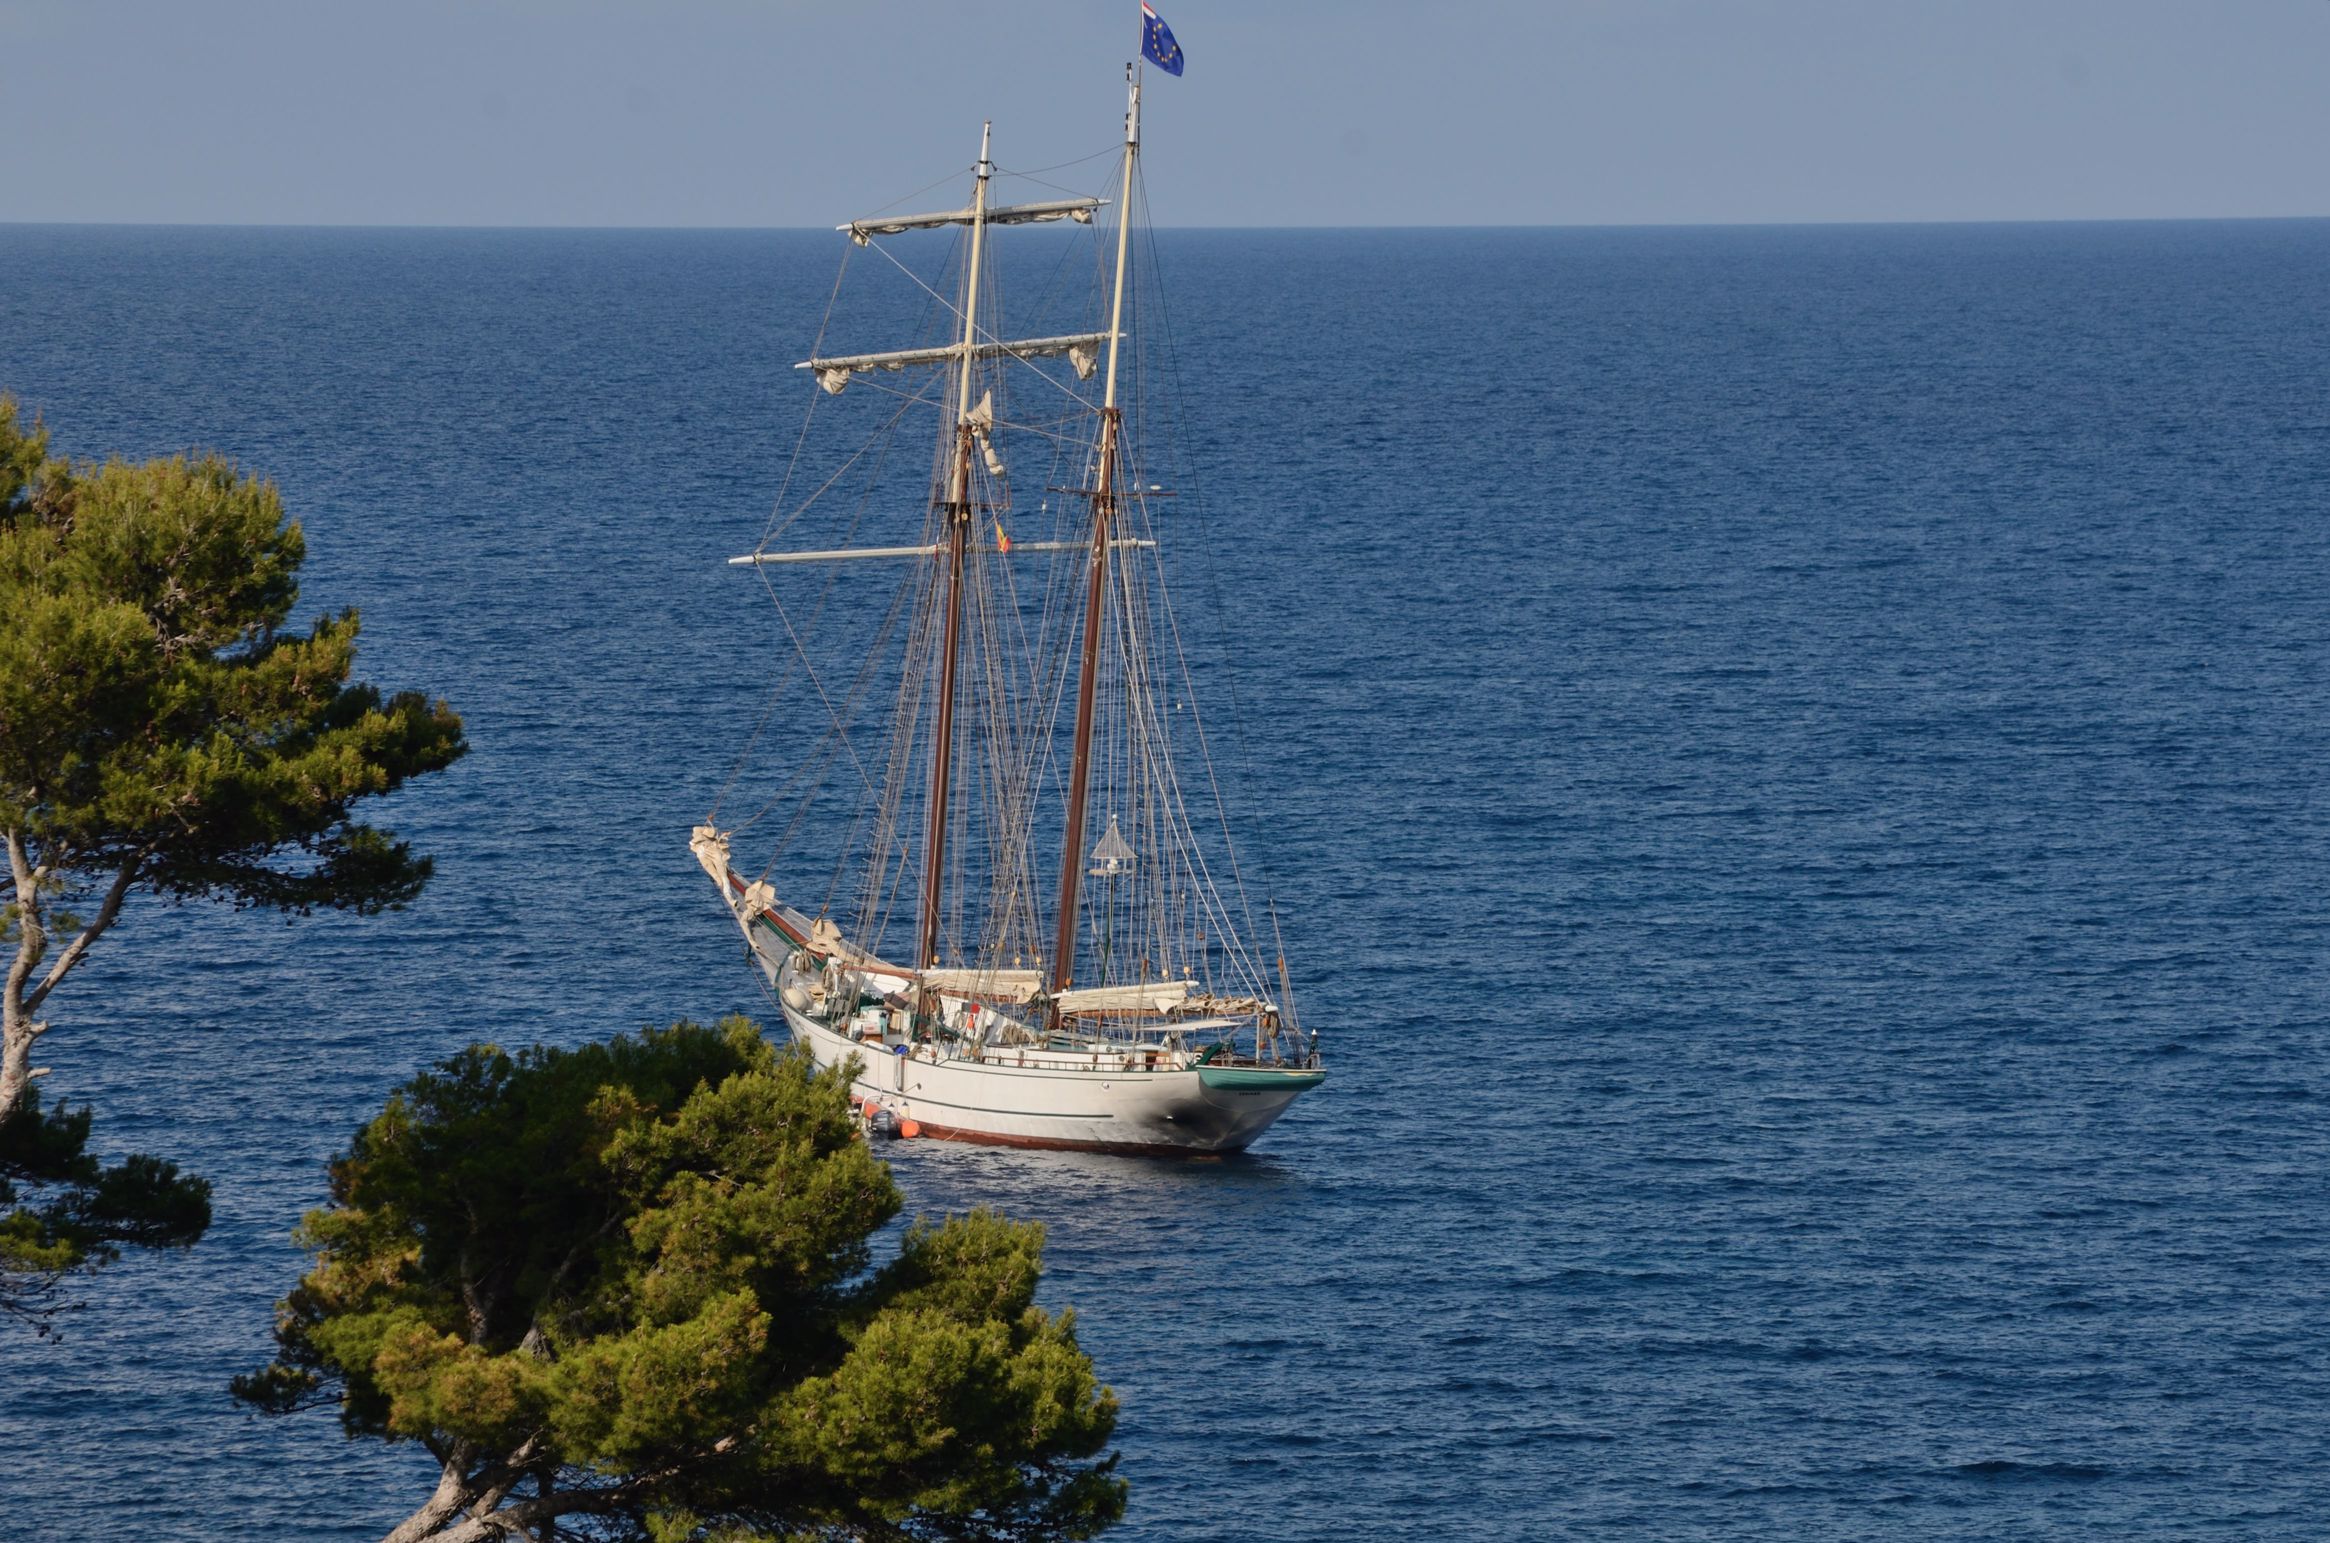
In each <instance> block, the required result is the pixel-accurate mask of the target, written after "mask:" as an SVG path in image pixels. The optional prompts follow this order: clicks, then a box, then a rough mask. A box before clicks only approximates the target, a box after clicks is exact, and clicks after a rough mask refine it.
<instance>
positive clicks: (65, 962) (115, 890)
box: [24, 850, 146, 1012]
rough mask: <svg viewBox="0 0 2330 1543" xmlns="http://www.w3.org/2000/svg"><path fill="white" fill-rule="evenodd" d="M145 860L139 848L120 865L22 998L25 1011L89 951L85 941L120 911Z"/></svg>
mask: <svg viewBox="0 0 2330 1543" xmlns="http://www.w3.org/2000/svg"><path fill="white" fill-rule="evenodd" d="M145 861H146V854H145V852H144V851H143V850H141V851H139V852H137V853H136V854H135V855H133V856H132V857H130V858H129V859H128V860H127V861H126V862H124V863H123V864H122V865H121V872H119V873H117V874H115V875H114V876H113V883H112V884H111V885H110V886H108V887H107V889H106V891H105V899H104V901H103V902H102V903H101V904H100V905H99V906H98V907H97V914H96V915H95V916H94V917H92V918H90V921H89V925H87V926H86V927H83V928H82V929H81V935H80V936H79V937H77V938H75V939H73V941H72V942H70V943H68V944H66V945H65V951H64V952H63V953H61V954H59V955H57V962H56V963H55V964H52V965H50V966H49V972H48V974H46V975H45V976H43V977H41V983H40V984H39V985H37V986H35V987H33V989H32V993H31V995H29V996H27V997H26V998H25V999H24V1009H25V1011H26V1012H33V1011H35V1010H37V1009H38V1008H39V1007H40V1004H41V1003H42V1002H44V1001H46V1000H48V994H49V993H50V992H51V991H54V990H55V989H56V988H57V982H59V981H61V980H63V979H64V978H65V977H66V975H68V974H70V973H71V971H72V968H73V966H74V965H76V964H79V963H80V962H81V956H82V955H83V954H86V953H87V952H89V945H90V944H92V943H94V942H96V941H97V938H98V934H100V933H102V932H104V931H105V929H106V928H108V927H110V926H112V925H113V921H114V918H115V917H117V916H119V915H121V903H122V901H123V900H124V899H126V898H127V897H128V895H129V891H130V886H131V885H133V884H135V883H136V882H137V877H138V869H140V868H141V867H143V866H145Z"/></svg>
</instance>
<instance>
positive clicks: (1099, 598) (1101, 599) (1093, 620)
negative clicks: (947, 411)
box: [1051, 64, 1141, 997]
mask: <svg viewBox="0 0 2330 1543" xmlns="http://www.w3.org/2000/svg"><path fill="white" fill-rule="evenodd" d="M1140 149H1141V83H1140V78H1139V77H1138V76H1137V75H1135V74H1134V73H1133V67H1132V66H1131V65H1129V64H1128V65H1126V66H1125V169H1124V177H1123V180H1122V181H1121V182H1120V183H1119V184H1118V194H1117V221H1116V284H1115V293H1114V294H1113V295H1112V296H1111V298H1110V300H1109V308H1108V384H1107V385H1106V387H1105V388H1103V391H1102V395H1101V406H1100V476H1099V478H1098V480H1097V481H1096V482H1095V483H1094V484H1093V489H1092V561H1091V575H1090V579H1089V581H1088V582H1087V584H1086V586H1085V592H1084V657H1083V659H1082V661H1081V662H1080V663H1079V665H1078V668H1077V674H1076V748H1075V753H1074V755H1073V757H1072V759H1071V760H1070V762H1069V769H1068V830H1067V839H1066V841H1065V842H1064V843H1063V845H1062V847H1061V850H1060V924H1059V930H1058V932H1057V933H1056V934H1055V936H1054V938H1053V941H1052V979H1051V992H1052V995H1053V996H1055V997H1057V996H1058V995H1059V994H1060V993H1061V992H1063V991H1065V990H1067V989H1068V987H1069V985H1070V983H1071V982H1072V981H1073V980H1074V979H1075V973H1076V971H1075V964H1076V886H1077V880H1078V877H1079V876H1080V875H1081V874H1082V873H1083V871H1084V802H1085V794H1086V791H1087V789H1088V787H1089V785H1090V783H1091V780H1092V693H1093V687H1094V684H1095V682H1096V681H1097V680H1098V678H1099V673H1100V623H1101V610H1102V607H1103V606H1104V605H1105V604H1106V602H1107V599H1108V549H1109V527H1110V526H1111V524H1113V523H1114V519H1115V515H1116V483H1117V459H1118V456H1119V454H1120V450H1119V445H1118V441H1119V440H1120V439H1121V438H1122V437H1123V436H1122V415H1121V414H1120V413H1119V412H1118V411H1117V405H1116V363H1117V347H1118V345H1119V344H1120V343H1122V342H1123V340H1124V335H1125V331H1124V319H1125V249H1126V244H1127V238H1128V237H1129V236H1130V235H1131V233H1132V228H1133V164H1134V161H1135V159H1136V158H1137V157H1138V156H1139V154H1140Z"/></svg>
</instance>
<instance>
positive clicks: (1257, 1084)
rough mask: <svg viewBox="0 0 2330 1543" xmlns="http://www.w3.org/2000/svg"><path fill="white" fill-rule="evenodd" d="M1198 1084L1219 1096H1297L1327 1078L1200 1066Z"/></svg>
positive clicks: (1315, 1074) (1317, 1074) (1253, 1068)
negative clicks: (1250, 1094) (1252, 1094)
mask: <svg viewBox="0 0 2330 1543" xmlns="http://www.w3.org/2000/svg"><path fill="white" fill-rule="evenodd" d="M1197 1080H1198V1081H1199V1082H1200V1083H1202V1084H1203V1085H1204V1086H1206V1087H1209V1088H1212V1089H1214V1090H1215V1091H1217V1092H1222V1093H1300V1092H1301V1091H1302V1090H1303V1089H1305V1088H1315V1087H1317V1086H1318V1085H1319V1084H1320V1083H1322V1082H1325V1081H1326V1080H1327V1074H1326V1073H1325V1072H1297V1071H1273V1070H1272V1069H1270V1068H1269V1067H1266V1066H1200V1067H1199V1068H1198V1069H1197Z"/></svg>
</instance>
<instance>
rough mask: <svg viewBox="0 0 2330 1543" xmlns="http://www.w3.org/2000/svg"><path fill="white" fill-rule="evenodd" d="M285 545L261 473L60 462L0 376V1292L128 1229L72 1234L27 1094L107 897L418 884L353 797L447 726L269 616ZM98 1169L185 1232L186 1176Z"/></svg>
mask: <svg viewBox="0 0 2330 1543" xmlns="http://www.w3.org/2000/svg"><path fill="white" fill-rule="evenodd" d="M305 550H306V549H305V546H304V544H303V542H302V539H301V536H300V530H299V527H298V525H296V524H294V523H292V522H290V521H288V520H286V519H285V518H284V513H283V503H282V500H281V498H280V497H279V496H278V494H277V493H276V490H275V489H274V488H273V487H272V486H270V485H269V484H267V483H266V482H263V481H261V480H259V479H256V478H253V477H247V476H244V475H243V474H242V473H240V472H239V471H237V470H236V468H235V467H234V466H232V465H231V464H229V463H228V462H226V461H224V460H221V459H219V458H218V457H216V456H201V457H174V458H166V459H162V460H156V461H149V462H146V463H144V464H142V465H131V464H128V463H126V462H122V461H109V462H107V463H105V464H104V465H102V466H94V467H92V466H73V465H68V464H66V463H65V462H63V461H61V460H57V459H54V458H52V457H51V456H50V455H49V453H48V438H47V435H46V434H45V432H43V431H42V430H41V429H40V428H39V427H38V426H37V425H35V426H34V427H33V428H31V429H29V430H27V429H26V428H24V427H23V425H22V423H21V421H20V419H19V416H18V412H17V408H16V404H15V402H14V401H13V400H12V399H10V398H7V397H4V396H0V845H4V846H5V849H6V853H7V860H8V867H7V873H6V875H5V878H4V880H0V883H5V885H6V888H5V889H4V890H0V968H4V971H5V973H4V975H0V1116H5V1117H6V1119H7V1125H6V1129H7V1130H9V1131H12V1132H14V1135H13V1136H12V1137H11V1138H10V1139H11V1140H14V1141H17V1142H19V1143H30V1144H31V1146H33V1147H37V1148H38V1149H39V1150H40V1151H41V1152H42V1153H44V1154H46V1155H45V1157H44V1158H43V1162H44V1163H46V1164H47V1166H44V1167H41V1168H39V1169H38V1170H37V1171H35V1170H34V1169H31V1168H23V1169H20V1170H19V1171H17V1172H16V1173H15V1174H14V1176H13V1177H12V1178H11V1180H10V1184H11V1186H12V1188H11V1191H10V1195H18V1194H19V1193H20V1192H22V1193H29V1191H28V1190H27V1186H33V1187H34V1188H37V1189H38V1190H39V1194H38V1196H36V1197H35V1198H33V1199H30V1200H22V1201H20V1200H19V1199H11V1198H9V1197H8V1196H0V1207H12V1208H11V1209H6V1210H0V1233H4V1234H5V1235H6V1236H7V1237H9V1238H11V1239H13V1240H14V1246H15V1247H16V1248H17V1253H16V1255H15V1257H16V1258H17V1260H18V1262H19V1263H20V1264H21V1263H23V1262H24V1261H26V1260H29V1259H31V1258H33V1257H34V1256H35V1255H37V1256H38V1257H39V1258H40V1259H41V1260H43V1261H46V1262H47V1264H44V1265H43V1267H42V1268H40V1269H30V1268H29V1267H28V1268H27V1269H19V1270H13V1271H10V1270H0V1308H7V1307H16V1306H21V1305H23V1304H22V1302H21V1301H20V1300H19V1299H18V1298H17V1297H16V1295H15V1292H16V1291H17V1290H19V1289H20V1288H23V1287H24V1286H25V1285H26V1283H27V1282H31V1281H46V1282H48V1283H49V1284H53V1282H54V1276H55V1271H54V1270H52V1269H49V1268H48V1267H47V1265H48V1264H54V1263H55V1262H56V1261H58V1260H65V1261H67V1263H66V1264H65V1265H64V1268H66V1269H68V1270H69V1269H72V1268H77V1267H80V1266H82V1265H87V1264H92V1263H98V1262H102V1261H103V1260H104V1259H105V1258H106V1257H109V1255H110V1253H111V1251H112V1248H113V1246H114V1243H115V1242H136V1241H140V1239H138V1238H137V1237H136V1236H135V1229H131V1231H130V1232H129V1233H127V1234H124V1235H123V1236H121V1237H119V1238H117V1239H114V1240H113V1241H111V1242H109V1241H107V1240H106V1239H105V1238H103V1237H101V1236H98V1235H97V1234H95V1233H92V1232H91V1230H90V1228H91V1226H93V1225H94V1223H93V1222H89V1221H88V1217H89V1215H90V1214H92V1213H88V1211H87V1207H88V1205H89V1204H91V1203H94V1202H93V1200H92V1199H91V1196H92V1194H93V1192H91V1191H89V1190H88V1188H87V1186H88V1184H89V1183H95V1182H99V1181H97V1180H90V1179H88V1178H87V1175H86V1174H85V1173H84V1172H83V1169H82V1167H81V1166H80V1157H79V1153H80V1152H81V1150H82V1145H83V1144H84V1143H85V1141H86V1137H87V1118H86V1111H83V1112H81V1113H80V1114H78V1115H74V1116H71V1117H70V1119H71V1120H72V1121H76V1122H78V1123H77V1124H74V1125H72V1126H71V1129H70V1130H69V1131H68V1130H66V1129H65V1128H64V1127H58V1126H56V1125H55V1123H54V1122H55V1121H56V1120H57V1119H58V1118H59V1117H60V1115H59V1113H58V1112H55V1111H52V1113H51V1114H49V1115H46V1116H44V1115H42V1114H41V1113H40V1109H39V1105H38V1102H37V1100H35V1099H33V1097H32V1091H31V1089H32V1082H33V1079H34V1078H36V1077H38V1076H40V1075H41V1074H42V1072H43V1070H44V1069H43V1068H40V1067H36V1066H34V1065H33V1064H32V1057H33V1051H34V1048H35V1046H36V1045H37V1044H38V1043H39V1042H41V1040H42V1039H43V1037H44V1036H45V1035H46V1034H47V1033H48V1032H49V1030H50V1027H51V1023H50V1021H49V1020H48V1019H46V1018H44V1017H43V1016H41V1014H42V1009H43V1008H44V1006H46V1005H47V1002H48V999H49V997H50V995H51V994H52V993H53V992H54V991H55V990H56V989H57V987H58V986H59V985H60V984H62V983H63V981H64V980H65V979H66V977H67V976H69V975H70V974H71V973H72V972H73V970H74V969H75V968H76V967H77V966H79V965H80V964H81V962H82V961H83V960H84V959H85V958H86V957H87V955H88V952H89V949H90V947H91V945H92V944H94V943H95V942H96V941H97V940H98V939H99V938H100V937H101V936H102V935H104V934H105V933H106V931H107V930H108V929H110V928H111V927H112V926H113V925H114V923H115V922H116V921H117V920H118V919H119V917H120V915H121V912H122V908H123V906H124V904H125V903H126V902H127V901H128V900H129V898H130V897H131V896H132V895H134V894H140V893H143V894H148V895H153V896H157V897H160V898H161V899H163V900H166V901H177V900H190V899H197V898H212V899H223V900H227V901H230V902H232V903H235V904H238V905H256V906H268V907H275V908H279V909H282V910H285V911H308V910H312V909H314V908H315V907H317V906H326V907H335V908H340V909H346V910H354V911H358V912H369V911H376V910H379V909H381V908H383V907H387V906H394V905H399V904H402V903H403V902H405V901H407V900H410V899H411V898H412V897H413V896H414V895H415V894H417V893H418V892H419V890H420V888H421V886H422V884H423V883H424V882H425V881H426V879H427V878H428V874H429V864H428V861H427V859H425V858H421V857H417V856H415V855H414V854H413V853H412V852H411V850H410V849H409V848H408V847H407V846H406V845H405V844H404V843H402V842H400V841H398V840H396V839H395V837H394V836H393V835H392V834H391V833H389V832H387V831H384V830H380V829H377V828H375V827H373V826H371V825H368V824H365V823H363V822H362V821H361V820H359V819H358V818H357V817H356V813H355V811H356V807H357V805H358V804H359V803H361V802H362V801H363V800H365V799H369V798H374V797H377V796H379V795H381V794H385V793H389V792H392V791H394V790H395V789H396V788H398V787H399V786H401V785H402V784H403V783H404V782H406V781H407V780H408V779H410V778H412V777H415V776H419V775H421V774H423V773H426V772H430V771H435V770H438V769H440V768H442V767H444V766H447V765H450V764H451V763H452V762H453V761H454V760H455V759H456V758H457V757H459V756H460V755H461V753H462V751H463V748H464V745H463V740H462V733H461V720H460V719H459V718H458V717H456V716H455V715H454V714H453V712H452V711H451V710H450V709H449V708H447V707H446V706H445V704H444V703H442V702H435V703H432V702H430V701H429V700H427V699H426V698H425V697H423V696H421V695H420V694H418V693H413V692H407V693H404V694H402V695H397V696H384V695H383V694H382V693H381V692H379V691H377V690H376V689H374V688H373V687H371V686H368V685H364V684H362V683H357V682H351V681H350V679H349V673H350V670H351V669H352V667H353V665H354V663H355V657H356V637H357V617H356V613H355V612H353V611H346V612H342V613H341V614H339V615H337V616H330V617H326V618H324V619H322V620H320V621H318V622H317V623H315V625H314V626H313V627H312V628H311V629H309V630H308V631H306V632H304V633H302V632H297V631H294V630H291V629H290V628H289V625H288V624H289V622H290V620H291V612H292V607H293V605H294V604H295V602H296V601H297V598H298V574H299V566H300V562H301V559H302V557H303V556H304V555H305ZM41 1132H46V1133H48V1134H47V1135H46V1136H38V1133H41ZM75 1133H77V1134H75ZM36 1136H37V1139H36ZM67 1136H71V1138H72V1139H71V1140H66V1137H67ZM60 1142H63V1144H64V1146H70V1147H71V1148H72V1151H73V1153H74V1154H75V1155H74V1156H73V1157H72V1158H71V1159H70V1160H66V1159H63V1158H60V1157H58V1155H57V1154H58V1153H59V1152H61V1151H62V1150H63V1146H60V1145H59V1143H60ZM28 1149H29V1148H28ZM50 1159H54V1161H50ZM165 1170H167V1175H166V1176H165ZM102 1171H110V1170H102ZM120 1172H122V1173H123V1174H125V1175H126V1174H129V1173H132V1172H135V1173H140V1174H144V1175H145V1176H146V1180H147V1181H150V1182H148V1186H147V1187H148V1188H149V1189H150V1190H151V1191H152V1198H154V1199H155V1203H156V1204H163V1203H164V1198H165V1197H167V1196H169V1195H171V1194H177V1195H178V1197H179V1199H181V1200H185V1201H187V1202H188V1204H186V1205H183V1206H178V1207H177V1209H178V1214H179V1218H180V1223H181V1224H182V1225H180V1226H179V1227H178V1228H177V1230H174V1231H171V1232H170V1233H169V1237H170V1238H171V1240H172V1241H190V1239H189V1238H187V1237H185V1236H183V1232H184V1229H185V1227H186V1226H191V1227H192V1230H193V1231H194V1232H197V1233H199V1231H200V1230H201V1227H200V1224H199V1223H195V1222H192V1221H190V1220H189V1218H191V1217H193V1216H194V1215H195V1211H194V1209H193V1207H192V1205H191V1200H192V1198H193V1192H192V1191H191V1190H187V1189H185V1188H184V1186H186V1185H189V1184H196V1183H198V1182H199V1181H195V1180H181V1179H180V1178H179V1177H178V1176H177V1175H176V1172H175V1170H174V1169H169V1168H168V1165H167V1164H159V1163H156V1162H155V1161H154V1160H152V1159H135V1160H133V1161H132V1163H131V1165H130V1166H129V1167H127V1168H122V1169H121V1170H120ZM118 1182H119V1183H126V1182H128V1180H127V1179H126V1178H125V1179H123V1180H121V1181H118ZM103 1183H104V1184H115V1185H116V1187H118V1184H117V1182H116V1181H113V1180H105V1181H103ZM173 1186H176V1188H175V1189H174V1188H173ZM101 1187H102V1186H101ZM170 1204H172V1205H175V1204H176V1202H170ZM75 1216H81V1217H83V1222H80V1223H75V1222H73V1221H72V1218H73V1217H75ZM101 1230H102V1229H101ZM117 1230H118V1229H117ZM75 1237H81V1238H84V1240H85V1241H86V1242H87V1244H88V1246H87V1247H79V1246H78V1245H76V1244H74V1242H73V1241H72V1240H73V1239H74V1238H75ZM77 1248H78V1253H77V1255H76V1249H77Z"/></svg>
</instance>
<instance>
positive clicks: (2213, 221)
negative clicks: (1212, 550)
mask: <svg viewBox="0 0 2330 1543" xmlns="http://www.w3.org/2000/svg"><path fill="white" fill-rule="evenodd" d="M2322 220H2330V212H2326V213H2319V214H2135V215H2109V214H2106V215H2047V216H2008V217H1992V216H1936V217H1931V218H1905V219H1847V218H1836V219H1801V220H1777V219H1776V220H1627V221H1618V220H1604V221H1585V220H1581V221H1550V220H1549V221H1536V222H1530V223H1511V222H1508V223H1499V224H1460V223H1454V222H1431V223H1426V222H1412V223H1400V224H1377V225H1365V224H1349V223H1334V222H1329V221H1318V222H1302V223H1296V224H1288V225H1254V224H1235V225H1208V224H1194V223H1193V224H1171V225H1152V226H1150V227H1149V228H1150V229H1152V230H1158V231H1202V232H1219V231H1254V232H1285V231H1434V230H1444V231H1556V230H1571V231H1587V230H1808V229H1862V230H1880V229H1899V228H1903V227H1926V226H1996V225H2264V224H2302V223H2307V222H2312V221H2322ZM842 228H843V227H839V226H831V225H774V224H736V225H644V224H642V225H594V224H558V223H550V222H527V223H521V224H506V225H494V224H484V223H478V222H470V221H410V222H404V223H389V222H383V221H370V220H25V219H0V229H48V230H57V229H64V230H286V231H289V230H347V231H367V230H369V231H391V230H399V231H405V230H409V231H480V232H515V231H542V232H556V231H570V232H575V233H578V234H580V233H594V232H636V233H641V234H653V233H657V232H672V233H686V232H701V233H706V234H729V233H752V234H772V235H773V234H780V233H789V232H803V233H814V234H822V235H832V234H837V233H838V232H839V231H840V230H841V229H842Z"/></svg>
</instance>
